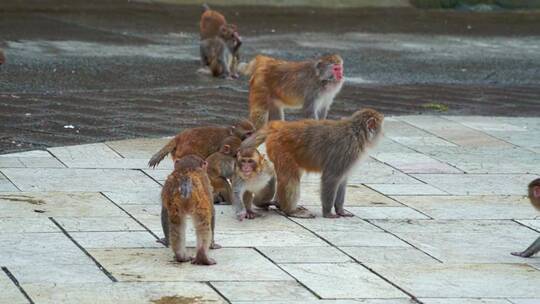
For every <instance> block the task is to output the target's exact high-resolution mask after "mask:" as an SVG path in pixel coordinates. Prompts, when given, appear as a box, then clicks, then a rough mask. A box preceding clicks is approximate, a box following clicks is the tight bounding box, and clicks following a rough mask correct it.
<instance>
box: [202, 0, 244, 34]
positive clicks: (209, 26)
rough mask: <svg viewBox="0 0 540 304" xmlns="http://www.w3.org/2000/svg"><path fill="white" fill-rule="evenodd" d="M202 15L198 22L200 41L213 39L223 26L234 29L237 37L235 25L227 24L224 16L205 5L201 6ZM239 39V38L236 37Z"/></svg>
mask: <svg viewBox="0 0 540 304" xmlns="http://www.w3.org/2000/svg"><path fill="white" fill-rule="evenodd" d="M202 7H203V13H202V15H201V20H200V22H199V28H200V35H201V40H204V39H208V38H213V37H216V36H218V35H219V34H220V30H221V29H222V28H223V27H224V26H225V27H228V28H230V29H234V32H236V34H237V35H238V29H237V27H236V25H234V24H231V23H227V20H226V19H225V16H223V15H222V14H221V13H220V12H218V11H216V10H212V9H210V7H209V6H208V5H207V4H203V6H202ZM238 38H239V37H238Z"/></svg>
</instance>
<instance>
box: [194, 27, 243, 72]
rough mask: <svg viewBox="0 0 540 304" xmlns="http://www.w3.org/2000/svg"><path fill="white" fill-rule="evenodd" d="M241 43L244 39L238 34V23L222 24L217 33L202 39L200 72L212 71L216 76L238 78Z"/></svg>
mask: <svg viewBox="0 0 540 304" xmlns="http://www.w3.org/2000/svg"><path fill="white" fill-rule="evenodd" d="M241 45H242V39H241V38H240V36H239V35H238V31H237V28H236V25H233V24H224V25H221V26H220V27H219V29H218V32H217V33H216V35H214V36H211V37H208V38H205V39H204V40H201V44H200V54H201V66H202V68H201V69H199V72H201V73H208V72H210V73H211V74H212V76H214V77H222V78H227V77H233V78H238V72H237V70H238V63H239V61H240V46H241ZM208 68H209V69H208Z"/></svg>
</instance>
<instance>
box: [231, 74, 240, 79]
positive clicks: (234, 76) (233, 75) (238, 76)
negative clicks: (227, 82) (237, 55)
mask: <svg viewBox="0 0 540 304" xmlns="http://www.w3.org/2000/svg"><path fill="white" fill-rule="evenodd" d="M231 77H232V78H233V79H238V78H240V75H238V73H234V74H232V75H231Z"/></svg>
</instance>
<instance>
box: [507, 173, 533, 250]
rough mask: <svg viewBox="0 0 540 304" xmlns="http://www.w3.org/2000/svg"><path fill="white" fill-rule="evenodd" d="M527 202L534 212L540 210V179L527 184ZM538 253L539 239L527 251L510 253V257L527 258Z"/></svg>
mask: <svg viewBox="0 0 540 304" xmlns="http://www.w3.org/2000/svg"><path fill="white" fill-rule="evenodd" d="M528 188H529V189H528V190H529V200H530V201H531V204H532V205H533V207H534V208H536V210H540V178H537V179H535V180H533V181H532V182H531V183H530V184H529V187H528ZM538 251H540V237H539V238H537V239H536V241H534V242H533V243H532V244H531V245H530V246H529V247H528V248H527V249H525V250H524V251H522V252H512V255H515V256H519V257H524V258H528V257H530V256H532V255H534V254H535V253H537V252H538Z"/></svg>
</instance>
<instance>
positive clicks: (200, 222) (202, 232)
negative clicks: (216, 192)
mask: <svg viewBox="0 0 540 304" xmlns="http://www.w3.org/2000/svg"><path fill="white" fill-rule="evenodd" d="M206 166H207V163H206V162H205V161H204V160H203V159H202V158H200V157H199V156H197V155H187V156H184V157H182V158H180V159H179V160H177V161H176V162H175V165H174V171H173V173H171V174H170V175H169V176H168V177H167V180H166V181H165V184H164V185H163V189H162V191H161V200H162V202H163V208H165V209H167V213H168V223H169V225H168V228H169V233H170V238H171V239H170V240H171V247H172V250H173V253H174V257H175V259H176V261H178V262H187V261H191V262H192V263H193V264H199V265H213V264H215V263H216V261H215V260H213V259H211V258H209V257H208V249H210V246H211V245H212V244H213V243H214V222H215V221H214V216H215V212H214V204H213V202H212V186H211V185H210V180H209V179H208V175H207V174H206V169H207V168H206ZM187 215H190V216H191V217H192V219H193V225H194V226H195V231H196V234H197V254H196V256H195V259H193V258H191V257H189V256H188V255H187V253H186V216H187Z"/></svg>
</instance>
